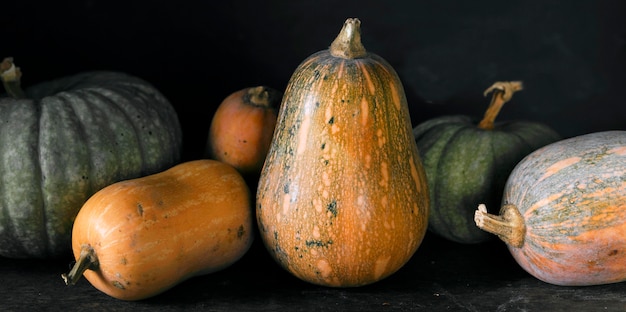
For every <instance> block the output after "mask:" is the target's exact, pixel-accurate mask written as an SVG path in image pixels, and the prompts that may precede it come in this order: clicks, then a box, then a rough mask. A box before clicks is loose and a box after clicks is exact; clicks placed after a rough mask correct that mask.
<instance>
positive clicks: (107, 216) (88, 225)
mask: <svg viewBox="0 0 626 312" xmlns="http://www.w3.org/2000/svg"><path fill="white" fill-rule="evenodd" d="M251 205H252V203H251V199H250V192H249V189H248V186H247V185H246V183H245V181H244V180H243V178H242V176H241V175H240V174H239V173H238V172H237V171H236V170H235V169H234V168H233V167H232V166H230V165H227V164H224V163H222V162H218V161H215V160H208V159H207V160H196V161H190V162H185V163H182V164H179V165H177V166H174V167H172V168H170V169H168V170H166V171H163V172H161V173H157V174H154V175H150V176H146V177H142V178H137V179H132V180H126V181H122V182H118V183H115V184H112V185H110V186H108V187H105V188H104V189H102V190H100V191H98V192H97V193H95V194H94V195H93V196H92V197H90V198H89V199H88V200H87V202H86V203H85V204H84V206H83V207H82V208H81V209H80V211H79V213H78V215H77V217H76V221H75V223H74V227H73V229H72V249H73V251H74V256H75V257H76V259H77V262H76V264H75V265H74V267H73V268H72V270H71V271H70V272H69V273H68V274H64V275H63V278H64V279H65V281H66V283H67V284H74V283H76V281H77V280H78V279H79V278H80V276H81V275H83V276H85V278H86V279H87V280H88V281H89V282H90V283H91V284H92V285H93V286H94V287H95V288H97V289H99V290H100V291H102V292H104V293H106V294H108V295H110V296H112V297H114V298H118V299H122V300H140V299H144V298H148V297H151V296H154V295H157V294H159V293H161V292H163V291H165V290H167V289H169V288H171V287H173V286H174V285H177V284H178V283H180V282H182V281H184V280H186V279H188V278H191V277H193V276H198V275H202V274H208V273H211V272H215V271H218V270H221V269H223V268H225V267H228V266H230V265H231V264H233V263H235V262H236V261H237V260H239V259H240V258H241V257H242V256H243V255H244V254H245V253H246V251H247V250H248V249H249V247H250V245H251V242H252V240H253V228H252V225H253V223H252V222H253V210H252V206H251Z"/></svg>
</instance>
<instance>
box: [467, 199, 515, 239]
mask: <svg viewBox="0 0 626 312" xmlns="http://www.w3.org/2000/svg"><path fill="white" fill-rule="evenodd" d="M474 222H476V226H478V227H479V228H480V229H481V230H483V231H486V232H489V233H491V234H495V235H497V236H498V237H499V238H500V239H501V240H502V241H504V242H505V243H507V244H508V245H511V246H513V247H517V248H520V247H522V246H523V245H524V235H525V234H526V225H525V224H524V217H522V215H521V214H520V212H519V210H518V209H517V207H515V205H511V204H507V205H504V206H502V208H501V209H500V215H493V214H490V213H488V212H487V207H485V205H484V204H480V205H478V210H476V212H475V213H474Z"/></svg>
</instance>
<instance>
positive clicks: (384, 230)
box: [256, 18, 428, 287]
mask: <svg viewBox="0 0 626 312" xmlns="http://www.w3.org/2000/svg"><path fill="white" fill-rule="evenodd" d="M256 210H257V221H258V225H259V230H260V235H261V237H262V239H263V241H264V243H265V245H266V247H267V249H268V250H269V252H270V254H271V255H272V256H273V257H274V259H275V260H276V261H277V262H278V263H279V264H280V265H281V266H282V267H283V268H285V269H286V270H287V271H289V272H291V273H292V274H293V275H295V276H297V277H298V278H300V279H302V280H304V281H307V282H310V283H314V284H318V285H324V286H332V287H353V286H361V285H366V284H370V283H374V282H376V281H379V280H381V279H383V278H385V277H387V276H389V275H391V274H393V273H394V272H396V271H397V270H398V269H400V268H401V267H402V266H403V265H404V264H405V263H406V262H407V261H408V260H409V259H410V258H411V256H412V255H413V254H414V252H415V251H416V250H417V248H418V247H419V245H420V244H421V242H422V239H423V237H424V235H425V231H426V227H427V219H428V190H427V183H426V178H425V173H424V169H423V167H422V162H421V160H420V158H419V154H418V152H417V147H416V144H415V142H414V140H413V135H412V129H411V122H410V118H409V113H408V105H407V101H406V97H405V94H404V90H403V87H402V84H401V82H400V79H399V78H398V76H397V74H396V72H395V70H394V69H393V68H392V66H391V65H389V64H388V63H387V62H386V61H385V60H384V59H383V58H381V57H379V56H377V55H375V54H373V53H369V52H368V51H366V50H365V48H364V47H363V45H362V43H361V32H360V21H359V20H358V19H356V18H354V19H352V18H351V19H347V20H346V22H345V24H344V25H343V28H342V30H341V32H340V33H339V35H338V36H337V38H336V39H335V40H334V41H333V43H332V45H331V46H330V48H329V49H327V50H323V51H319V52H317V53H314V54H312V55H311V56H309V57H308V58H307V59H306V60H304V61H303V62H302V63H301V64H300V65H299V67H298V68H297V69H296V70H295V72H294V73H293V75H292V77H291V79H290V81H289V83H288V85H287V88H286V91H285V93H284V96H283V100H282V103H281V106H280V110H279V114H278V120H277V125H276V129H275V131H274V136H273V139H272V144H271V146H270V150H269V153H268V155H267V158H266V161H265V165H264V167H263V170H262V172H261V177H260V181H259V187H258V189H257V206H256Z"/></svg>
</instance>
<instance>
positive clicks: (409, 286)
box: [0, 234, 626, 311]
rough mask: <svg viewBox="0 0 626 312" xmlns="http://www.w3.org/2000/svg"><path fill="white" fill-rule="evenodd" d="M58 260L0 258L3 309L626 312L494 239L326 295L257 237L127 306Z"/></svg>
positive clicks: (419, 257) (431, 239)
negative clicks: (69, 277) (240, 253)
mask: <svg viewBox="0 0 626 312" xmlns="http://www.w3.org/2000/svg"><path fill="white" fill-rule="evenodd" d="M70 262H71V259H68V260H67V261H65V260H59V261H35V260H13V259H5V258H0V280H1V281H2V283H1V284H0V288H1V290H0V298H1V299H0V305H1V306H2V310H3V311H25V309H26V310H31V311H57V310H58V311H61V310H63V311H129V310H132V311H279V310H282V311H313V310H315V311H568V310H569V311H572V310H575V311H626V296H625V295H624V294H626V283H617V284H611V285H600V286H588V287H563V286H554V285H549V284H546V283H544V282H541V281H539V280H537V279H535V278H533V277H532V276H530V275H528V274H527V273H526V272H525V271H523V270H522V269H521V268H520V267H519V266H518V265H517V263H515V262H514V260H513V259H512V257H511V256H510V254H509V253H508V250H507V249H506V247H505V246H504V244H503V243H501V242H500V241H493V242H489V243H484V244H480V245H459V244H455V243H451V242H448V241H445V240H442V239H440V238H438V237H435V236H433V235H430V234H429V235H427V236H426V238H425V240H424V242H423V243H422V245H421V246H420V248H419V249H418V250H417V252H416V253H415V255H414V256H413V258H412V259H411V260H410V261H409V262H408V263H407V264H406V265H405V266H404V267H402V269H400V270H399V271H398V272H396V273H395V274H393V275H392V276H390V277H389V278H387V279H385V280H382V281H380V282H377V283H374V284H372V285H368V286H363V287H358V288H345V289H344V288H327V287H321V286H316V285H311V284H308V283H305V282H302V281H300V280H299V279H297V278H295V277H293V276H291V275H290V274H289V273H287V272H286V271H284V270H283V269H282V268H280V267H279V266H278V265H277V264H276V263H275V262H274V261H273V260H272V259H271V258H270V257H269V254H268V253H267V252H266V251H265V249H264V246H263V245H262V244H261V242H260V241H259V240H257V241H255V243H254V244H253V246H252V248H251V249H250V251H249V252H248V253H247V254H246V255H245V256H244V258H242V259H241V260H240V261H239V262H237V263H236V264H234V265H233V266H231V267H229V268H227V269H225V270H223V271H220V272H216V273H213V274H209V275H205V276H200V277H195V278H192V279H190V280H187V281H185V282H183V283H181V284H179V285H177V286H176V287H174V288H172V289H171V290H169V291H167V292H165V293H163V294H161V295H158V296H156V297H152V298H149V299H146V300H143V301H136V302H126V301H121V300H118V299H114V298H111V297H109V296H107V295H105V294H104V293H101V292H100V291H98V290H96V289H95V288H93V287H92V286H91V285H90V284H89V282H88V281H87V280H85V279H81V280H80V281H79V282H78V284H77V285H75V286H71V287H69V286H66V285H65V284H64V282H63V280H62V279H61V277H60V275H61V273H64V272H66V271H67V270H68V267H69V265H70Z"/></svg>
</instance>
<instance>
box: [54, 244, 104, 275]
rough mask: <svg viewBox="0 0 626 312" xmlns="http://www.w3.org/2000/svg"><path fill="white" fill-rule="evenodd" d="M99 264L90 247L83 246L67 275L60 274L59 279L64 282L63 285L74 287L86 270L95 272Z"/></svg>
mask: <svg viewBox="0 0 626 312" xmlns="http://www.w3.org/2000/svg"><path fill="white" fill-rule="evenodd" d="M98 265H99V262H98V257H97V256H96V252H95V250H93V247H91V246H90V245H87V244H85V245H83V246H81V249H80V256H79V257H78V260H76V263H75V264H74V266H73V267H72V269H71V270H70V272H69V273H67V274H65V273H64V274H61V278H63V281H65V285H75V284H76V282H78V280H79V279H80V277H81V276H83V273H84V272H85V271H87V270H95V269H97V268H98Z"/></svg>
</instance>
